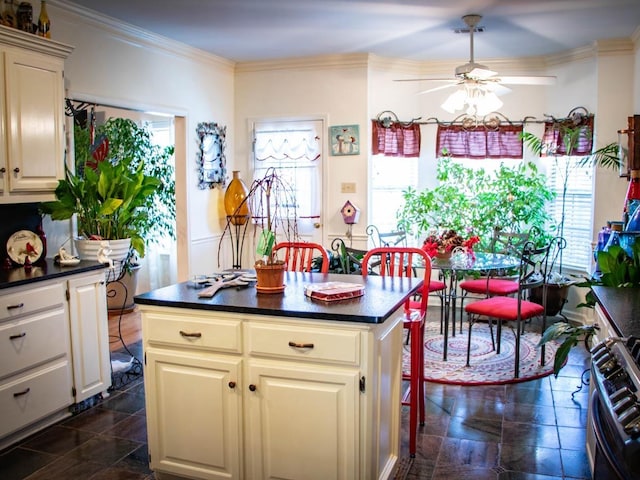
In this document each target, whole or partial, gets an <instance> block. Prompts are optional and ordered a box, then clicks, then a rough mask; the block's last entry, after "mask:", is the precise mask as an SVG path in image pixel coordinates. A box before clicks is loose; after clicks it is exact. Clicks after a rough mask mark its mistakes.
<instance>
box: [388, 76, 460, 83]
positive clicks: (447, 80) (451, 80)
mask: <svg viewBox="0 0 640 480" xmlns="http://www.w3.org/2000/svg"><path fill="white" fill-rule="evenodd" d="M393 81H394V82H453V81H455V80H454V79H452V78H451V77H448V78H396V79H394V80H393Z"/></svg>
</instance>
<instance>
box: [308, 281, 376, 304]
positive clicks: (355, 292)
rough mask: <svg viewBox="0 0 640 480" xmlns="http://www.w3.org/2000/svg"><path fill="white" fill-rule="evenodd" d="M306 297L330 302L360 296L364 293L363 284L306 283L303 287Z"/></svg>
mask: <svg viewBox="0 0 640 480" xmlns="http://www.w3.org/2000/svg"><path fill="white" fill-rule="evenodd" d="M304 294H305V295H306V296H307V297H311V298H315V299H317V300H324V301H326V302H331V301H334V300H344V299H345V298H354V297H361V296H362V295H364V285H360V284H359V283H347V282H324V283H314V284H311V285H307V286H306V287H305V288H304Z"/></svg>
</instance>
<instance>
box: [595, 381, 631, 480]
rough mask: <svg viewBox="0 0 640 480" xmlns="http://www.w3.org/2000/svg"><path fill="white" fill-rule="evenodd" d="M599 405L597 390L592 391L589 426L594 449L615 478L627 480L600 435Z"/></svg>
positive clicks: (601, 434) (602, 436)
mask: <svg viewBox="0 0 640 480" xmlns="http://www.w3.org/2000/svg"><path fill="white" fill-rule="evenodd" d="M599 404H600V394H599V393H598V390H597V389H594V390H593V394H592V395H591V412H592V414H591V417H592V419H593V425H591V427H592V428H593V432H594V433H595V435H596V449H598V448H599V449H600V451H601V452H602V454H603V455H604V457H605V459H606V461H607V463H608V464H609V466H610V467H611V468H613V470H614V471H615V474H616V476H617V478H618V479H620V480H625V479H627V476H626V475H624V474H623V473H622V472H621V471H620V466H619V465H618V462H617V460H616V459H615V456H614V455H613V452H612V451H611V447H610V446H609V444H608V443H607V441H606V440H605V438H604V434H603V433H602V419H601V418H600V405H599Z"/></svg>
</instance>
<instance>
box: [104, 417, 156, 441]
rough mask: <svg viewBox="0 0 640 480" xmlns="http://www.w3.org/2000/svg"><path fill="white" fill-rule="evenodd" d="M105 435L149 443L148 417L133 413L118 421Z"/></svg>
mask: <svg viewBox="0 0 640 480" xmlns="http://www.w3.org/2000/svg"><path fill="white" fill-rule="evenodd" d="M104 435H109V436H113V437H120V438H126V439H129V440H133V441H134V442H138V443H147V419H146V418H145V417H143V416H140V415H131V416H128V417H127V418H125V419H123V420H122V421H120V422H118V423H117V424H116V425H115V426H114V427H113V428H111V429H109V430H107V431H106V432H104Z"/></svg>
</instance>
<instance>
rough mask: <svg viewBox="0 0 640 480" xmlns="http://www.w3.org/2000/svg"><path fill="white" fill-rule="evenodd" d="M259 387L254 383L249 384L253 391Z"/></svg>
mask: <svg viewBox="0 0 640 480" xmlns="http://www.w3.org/2000/svg"><path fill="white" fill-rule="evenodd" d="M256 389H257V387H256V386H255V385H254V384H253V383H252V384H251V385H249V390H251V391H252V392H255V391H256Z"/></svg>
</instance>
